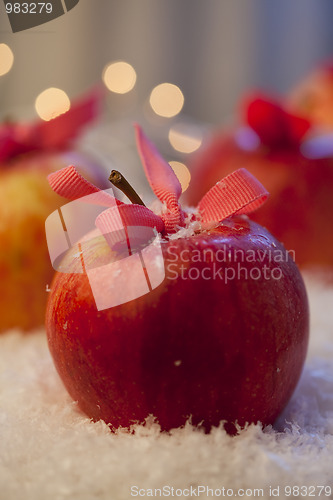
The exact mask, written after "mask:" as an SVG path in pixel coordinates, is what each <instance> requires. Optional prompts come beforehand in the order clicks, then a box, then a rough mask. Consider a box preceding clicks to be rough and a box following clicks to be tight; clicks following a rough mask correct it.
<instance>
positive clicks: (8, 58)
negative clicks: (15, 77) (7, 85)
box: [0, 43, 14, 76]
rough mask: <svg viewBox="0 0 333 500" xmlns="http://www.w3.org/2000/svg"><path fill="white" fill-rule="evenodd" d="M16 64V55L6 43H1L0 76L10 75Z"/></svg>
mask: <svg viewBox="0 0 333 500" xmlns="http://www.w3.org/2000/svg"><path fill="white" fill-rule="evenodd" d="M13 63H14V54H13V52H12V51H11V49H10V47H8V45H6V44H5V43H0V76H2V75H5V74H6V73H8V72H9V71H10V70H11V68H12V66H13Z"/></svg>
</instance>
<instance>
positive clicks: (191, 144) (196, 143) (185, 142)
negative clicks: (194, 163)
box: [169, 123, 203, 153]
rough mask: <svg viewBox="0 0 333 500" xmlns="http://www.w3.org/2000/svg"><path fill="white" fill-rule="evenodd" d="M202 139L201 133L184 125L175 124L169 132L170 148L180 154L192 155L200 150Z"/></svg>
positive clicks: (191, 126) (192, 127) (195, 128)
mask: <svg viewBox="0 0 333 500" xmlns="http://www.w3.org/2000/svg"><path fill="white" fill-rule="evenodd" d="M202 139H203V137H202V131H201V130H200V129H199V128H198V127H196V126H193V125H188V124H186V123H176V124H175V125H173V126H172V127H171V128H170V130H169V141H170V144H171V146H172V147H173V148H174V149H175V150H176V151H180V152H181V153H193V151H196V150H197V149H199V148H200V146H201V144H202Z"/></svg>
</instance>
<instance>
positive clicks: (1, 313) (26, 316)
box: [0, 153, 108, 332]
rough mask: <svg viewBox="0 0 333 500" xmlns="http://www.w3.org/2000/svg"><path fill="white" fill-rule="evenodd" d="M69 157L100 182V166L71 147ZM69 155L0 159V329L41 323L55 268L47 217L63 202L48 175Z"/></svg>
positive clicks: (60, 166) (28, 155) (93, 179)
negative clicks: (51, 257)
mask: <svg viewBox="0 0 333 500" xmlns="http://www.w3.org/2000/svg"><path fill="white" fill-rule="evenodd" d="M71 159H73V160H74V159H76V162H77V164H78V168H79V170H80V171H81V172H82V173H84V174H86V173H87V177H88V178H89V179H90V180H91V181H93V182H96V183H98V184H99V185H101V177H102V167H100V166H97V165H95V164H92V163H90V165H89V161H88V160H87V159H84V158H83V157H82V155H79V154H75V153H72V155H71ZM67 160H68V153H66V154H64V155H62V154H59V153H58V154H57V153H55V154H50V153H48V154H45V153H43V154H27V155H22V156H19V157H17V158H15V159H13V160H11V161H9V162H8V163H6V164H0V207H1V220H0V283H1V285H0V288H1V300H0V332H1V331H5V330H7V329H9V328H15V327H18V328H21V329H22V330H24V331H28V330H30V329H32V328H35V327H38V326H41V325H43V324H44V321H45V309H46V302H47V297H48V292H47V291H46V287H47V285H50V284H51V281H52V277H53V274H54V270H53V268H52V266H51V263H50V257H49V253H48V249H47V244H46V238H45V220H46V218H47V217H48V216H49V215H50V213H51V212H53V211H54V210H56V209H57V208H58V207H59V205H60V204H61V203H66V200H63V199H62V198H60V197H59V196H58V195H56V194H55V193H53V192H52V191H51V190H50V187H49V184H48V182H47V175H48V174H49V173H51V172H54V171H55V170H58V169H60V168H63V167H65V166H67V165H68V163H67ZM81 165H82V166H81ZM103 173H104V171H103ZM104 177H105V178H107V175H106V173H104ZM101 187H103V186H101ZM104 187H108V186H104Z"/></svg>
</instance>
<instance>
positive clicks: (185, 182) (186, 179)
mask: <svg viewBox="0 0 333 500" xmlns="http://www.w3.org/2000/svg"><path fill="white" fill-rule="evenodd" d="M169 165H170V167H171V168H172V170H173V171H174V173H175V174H176V176H177V177H178V180H179V182H180V185H181V187H182V192H183V193H184V191H186V189H187V188H188V186H189V184H190V180H191V173H190V171H189V169H188V168H187V166H186V165H184V163H181V162H180V161H169Z"/></svg>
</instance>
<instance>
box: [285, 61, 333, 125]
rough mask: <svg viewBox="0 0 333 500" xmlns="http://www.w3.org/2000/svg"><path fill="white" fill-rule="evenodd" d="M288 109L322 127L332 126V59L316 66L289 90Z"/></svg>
mask: <svg viewBox="0 0 333 500" xmlns="http://www.w3.org/2000/svg"><path fill="white" fill-rule="evenodd" d="M287 106H288V108H289V109H290V111H292V112H294V113H299V114H300V115H302V116H304V117H306V118H309V119H310V120H311V121H312V122H313V123H314V124H315V125H318V126H320V127H321V128H324V129H330V130H332V128H333V61H330V62H327V63H325V64H323V65H322V66H320V67H318V68H316V69H315V70H314V71H312V72H311V73H310V74H309V75H307V76H306V77H305V78H304V79H303V80H301V81H300V82H299V83H298V84H297V85H295V87H294V88H293V89H292V90H291V91H290V92H289V94H288V96H287Z"/></svg>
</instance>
